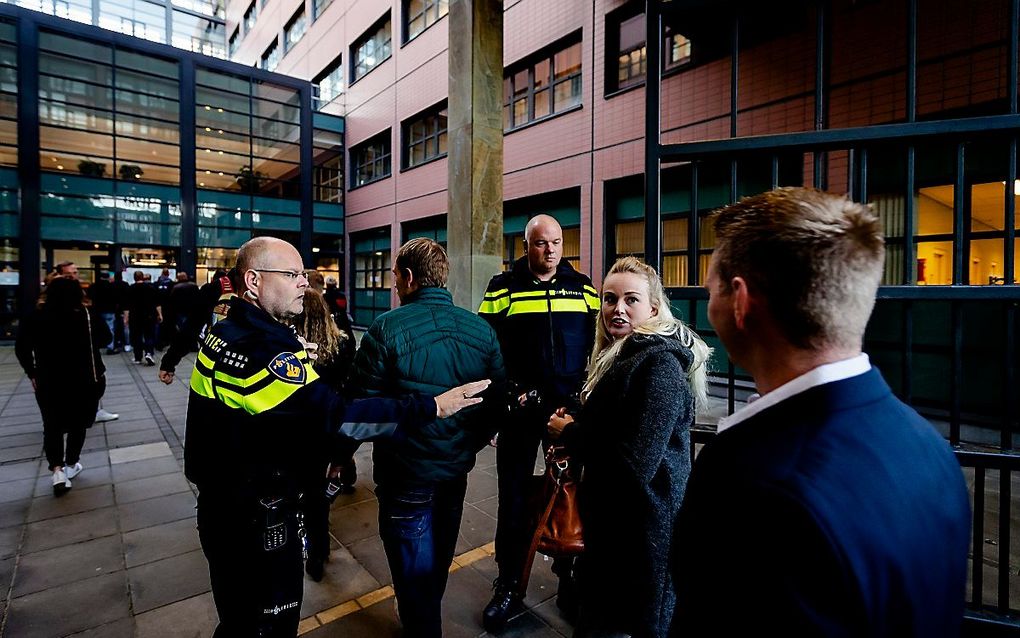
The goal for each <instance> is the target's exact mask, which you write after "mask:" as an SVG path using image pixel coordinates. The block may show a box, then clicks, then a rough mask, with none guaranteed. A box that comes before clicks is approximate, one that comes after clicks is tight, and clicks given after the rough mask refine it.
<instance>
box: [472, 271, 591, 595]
mask: <svg viewBox="0 0 1020 638" xmlns="http://www.w3.org/2000/svg"><path fill="white" fill-rule="evenodd" d="M599 307H600V304H599V298H598V292H596V290H595V288H594V287H593V286H592V283H591V279H589V278H588V277H587V276H586V275H584V274H581V273H579V272H577V271H576V270H574V268H573V267H572V266H571V265H570V264H569V263H567V262H566V261H561V262H560V264H559V266H558V267H557V269H556V274H555V276H554V277H553V278H552V279H551V280H550V281H542V280H540V279H538V278H537V277H535V275H534V274H533V273H532V272H531V270H530V269H529V268H528V259H527V256H525V257H522V258H520V259H518V260H517V261H516V262H514V265H513V267H512V268H511V269H510V271H508V272H505V273H501V274H499V275H496V276H495V277H493V278H492V280H491V281H490V282H489V286H488V288H487V289H486V291H485V297H484V299H483V300H482V304H481V306H480V307H479V308H478V314H479V315H480V316H482V317H483V318H484V319H486V320H487V321H488V322H489V324H490V325H492V327H493V329H494V330H495V331H496V336H497V337H498V338H499V342H500V348H501V349H502V351H503V359H504V362H505V364H506V376H507V379H508V381H510V382H511V383H513V384H516V385H517V387H518V388H519V389H520V391H521V392H522V393H523V392H527V391H531V390H535V391H537V392H538V394H539V395H540V396H541V397H542V405H541V407H535V408H524V409H516V410H515V411H514V414H513V416H512V417H511V419H510V423H509V424H508V426H507V427H505V428H503V429H502V430H501V431H500V433H499V446H498V447H497V448H496V471H497V474H498V480H499V516H498V518H497V524H496V561H497V562H498V563H499V572H500V579H501V580H503V581H510V580H513V581H516V580H517V579H518V578H519V577H520V576H521V570H522V569H523V566H524V561H525V558H526V557H525V554H526V553H527V549H528V545H529V541H530V540H531V539H530V532H531V530H528V529H527V520H528V512H527V503H526V497H527V494H526V493H525V489H526V486H527V485H528V481H527V477H528V476H530V475H531V473H532V470H533V468H534V465H535V458H536V454H537V453H538V449H539V442H540V441H541V440H542V438H543V437H544V435H545V429H546V428H545V426H546V423H547V422H548V420H549V415H550V414H552V412H553V410H555V409H556V408H558V407H562V406H567V405H570V402H571V401H572V399H573V396H574V395H575V394H576V393H577V392H579V391H580V389H581V386H582V385H583V382H584V378H585V364H586V363H587V360H588V356H589V354H590V353H591V349H592V346H593V344H594V342H595V319H596V317H597V316H598V311H599ZM521 593H523V592H521Z"/></svg>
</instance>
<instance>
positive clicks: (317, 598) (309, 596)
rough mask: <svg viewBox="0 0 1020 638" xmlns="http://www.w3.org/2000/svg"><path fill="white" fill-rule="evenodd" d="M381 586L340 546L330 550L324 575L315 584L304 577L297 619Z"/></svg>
mask: <svg viewBox="0 0 1020 638" xmlns="http://www.w3.org/2000/svg"><path fill="white" fill-rule="evenodd" d="M380 586H381V584H380V583H379V581H378V580H376V579H375V578H374V577H373V576H372V574H370V573H368V571H367V570H366V569H365V568H364V567H362V566H361V564H360V563H359V562H358V561H357V560H355V559H354V557H353V556H352V555H351V553H350V552H348V551H347V550H346V549H344V548H343V547H340V548H338V549H335V550H333V552H332V554H331V555H330V558H329V563H327V564H326V570H325V575H324V576H323V578H322V581H321V582H319V583H316V582H314V581H313V580H312V579H311V578H308V576H305V587H304V599H303V600H302V602H301V617H302V618H304V617H306V616H310V615H312V614H314V613H318V612H320V611H322V610H323V609H329V608H330V607H333V606H334V605H337V604H339V603H341V602H344V601H347V600H352V599H354V598H357V597H358V596H362V595H364V594H367V593H368V592H370V591H375V590H376V589H379V587H380Z"/></svg>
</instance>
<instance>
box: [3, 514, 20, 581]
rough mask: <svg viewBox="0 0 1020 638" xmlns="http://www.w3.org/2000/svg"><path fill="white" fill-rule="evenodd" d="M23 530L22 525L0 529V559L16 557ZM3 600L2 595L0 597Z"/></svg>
mask: <svg viewBox="0 0 1020 638" xmlns="http://www.w3.org/2000/svg"><path fill="white" fill-rule="evenodd" d="M21 536H22V529H21V526H20V525H15V526H13V527H4V528H2V529H0V558H8V557H10V556H14V554H15V553H16V552H17V551H18V546H19V545H20V544H21ZM0 591H2V590H0ZM0 598H2V595H0Z"/></svg>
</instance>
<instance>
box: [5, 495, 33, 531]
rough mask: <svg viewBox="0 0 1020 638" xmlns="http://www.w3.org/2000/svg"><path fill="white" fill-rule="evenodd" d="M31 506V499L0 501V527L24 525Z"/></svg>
mask: <svg viewBox="0 0 1020 638" xmlns="http://www.w3.org/2000/svg"><path fill="white" fill-rule="evenodd" d="M31 508H32V501H31V500H30V499H25V500H24V501H14V502H12V503H0V528H6V527H12V526H21V525H24V523H25V517H26V516H27V515H28V510H30V509H31Z"/></svg>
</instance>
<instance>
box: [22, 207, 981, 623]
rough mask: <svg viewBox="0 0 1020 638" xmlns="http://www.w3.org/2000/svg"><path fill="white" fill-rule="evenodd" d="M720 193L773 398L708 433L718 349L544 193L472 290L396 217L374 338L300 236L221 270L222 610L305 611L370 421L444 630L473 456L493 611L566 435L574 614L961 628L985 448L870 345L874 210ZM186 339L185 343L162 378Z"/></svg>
mask: <svg viewBox="0 0 1020 638" xmlns="http://www.w3.org/2000/svg"><path fill="white" fill-rule="evenodd" d="M713 223H714V227H715V236H716V246H715V251H714V252H713V255H712V258H711V262H710V265H709V269H708V273H707V282H706V286H705V287H706V289H707V292H708V298H709V301H708V307H707V310H708V320H709V322H710V323H711V324H712V327H713V328H714V329H715V332H716V334H717V335H718V337H719V339H720V340H721V342H722V344H723V345H724V346H725V348H726V351H727V354H728V355H729V357H730V358H731V359H732V361H733V362H734V363H735V364H736V365H739V366H741V368H743V369H744V370H747V371H748V372H749V373H750V374H751V376H752V377H753V379H754V382H755V385H756V388H757V390H758V393H759V394H760V398H757V400H756V401H754V402H753V403H750V404H749V405H748V406H746V407H742V408H741V409H740V410H738V411H737V412H736V413H734V414H733V415H730V416H729V417H726V418H725V419H723V420H722V421H721V422H720V423H719V427H718V430H719V434H718V436H717V437H716V438H715V439H714V440H713V441H712V442H710V443H709V444H707V445H706V446H705V447H704V449H703V450H702V451H701V453H700V455H699V456H698V458H697V461H696V462H695V460H694V458H693V446H692V444H691V433H690V429H691V426H692V425H693V423H694V421H695V415H696V413H697V411H698V409H699V408H702V407H704V406H705V404H706V401H707V397H708V380H707V369H708V366H709V360H710V357H711V355H712V349H711V348H709V347H708V346H707V345H706V343H705V342H704V341H703V340H702V338H701V337H699V336H698V334H697V333H696V332H695V331H694V330H692V329H691V328H690V327H689V326H688V325H686V324H685V323H684V322H683V321H682V320H680V319H679V318H677V317H676V316H675V315H674V314H673V312H672V310H671V306H670V303H669V299H668V297H667V295H666V291H665V289H664V287H663V284H662V280H661V278H660V277H659V275H658V274H657V273H656V272H655V270H654V269H653V268H651V267H650V266H648V265H647V264H645V263H643V262H642V261H641V260H639V259H636V258H633V257H624V258H621V259H619V260H617V261H616V262H615V263H614V264H612V266H611V267H610V268H609V271H608V273H607V275H606V277H605V278H604V280H603V282H602V290H601V293H600V292H598V291H596V289H595V287H594V286H593V284H592V281H591V280H590V279H589V278H588V277H587V276H585V275H583V274H582V273H579V272H577V271H576V270H575V269H574V268H573V267H572V266H571V265H570V264H569V263H568V262H565V261H564V260H563V259H562V248H563V237H562V230H561V228H560V226H559V224H558V223H557V222H556V220H555V219H554V218H552V217H549V216H546V215H539V216H537V217H535V218H533V219H531V220H530V221H529V222H528V224H527V227H526V230H525V239H524V248H525V255H524V256H523V257H522V258H520V259H519V260H517V261H516V262H515V263H514V264H513V265H512V267H511V268H510V269H509V270H508V271H507V272H505V273H502V274H499V275H497V276H495V277H494V278H493V279H492V281H491V282H490V284H489V286H488V289H487V290H486V292H485V295H484V298H483V300H482V303H481V306H480V308H479V310H478V313H477V314H475V313H471V312H469V311H466V310H463V309H460V308H458V307H456V306H454V304H453V300H452V297H451V295H450V293H449V291H448V290H447V289H446V284H447V278H448V275H449V260H448V258H447V255H446V252H445V250H444V249H443V247H442V246H441V245H439V244H438V243H436V242H434V241H432V240H429V239H414V240H411V241H409V242H407V243H406V244H404V245H403V246H401V248H400V250H399V251H398V252H397V255H396V258H395V259H394V263H393V269H392V273H393V282H394V287H395V289H396V292H397V295H398V297H399V298H400V306H399V307H398V308H396V309H393V310H391V311H390V312H387V313H385V314H383V315H381V316H380V317H379V318H378V319H376V320H375V322H374V323H373V324H372V325H371V326H370V327H369V328H368V330H367V332H366V333H365V335H364V336H363V338H362V342H361V347H360V349H358V350H357V352H356V353H355V349H354V340H353V335H352V332H351V330H350V326H349V325H338V324H343V322H344V320H345V319H347V317H346V312H343V313H338V312H337V311H336V304H335V302H333V301H331V300H330V299H329V291H328V290H327V291H326V294H323V293H322V292H320V291H319V290H317V289H316V286H315V285H314V284H313V285H311V286H310V282H309V273H308V272H306V271H305V270H304V268H303V264H302V262H301V258H300V255H299V254H298V252H297V251H296V250H295V249H294V247H293V246H291V245H290V244H288V243H286V242H284V241H282V240H278V239H273V238H270V237H259V238H256V239H253V240H251V241H249V242H248V243H246V244H245V245H244V246H242V247H241V249H240V250H239V252H238V259H237V265H236V267H235V269H234V270H233V271H232V272H231V273H230V274H223V275H222V276H221V277H219V278H214V282H213V283H212V284H210V285H212V286H213V288H211V289H210V290H209V291H208V292H207V293H206V294H205V295H204V297H206V298H208V301H209V302H211V301H214V300H215V303H214V305H212V306H211V307H213V308H221V310H222V313H220V314H221V316H222V317H223V320H222V321H218V322H216V323H215V324H214V325H212V327H211V328H210V329H209V330H208V331H207V334H206V336H205V338H204V340H203V342H202V345H201V349H200V351H199V354H198V356H197V363H196V366H195V369H194V371H193V373H192V375H191V378H190V388H191V395H190V402H189V411H188V423H187V436H186V441H185V473H186V475H187V476H188V478H189V479H190V480H191V481H192V482H193V483H195V484H196V485H197V486H198V489H199V497H198V527H199V535H200V539H201V543H202V548H203V551H204V552H205V555H206V557H207V559H208V562H209V569H210V576H211V581H212V589H213V596H214V600H215V603H216V607H217V611H218V613H219V618H220V625H219V627H218V629H217V634H216V635H217V636H246V635H261V636H278V635H279V636H294V635H295V634H296V632H297V626H298V620H299V615H300V606H301V597H302V557H301V551H302V547H301V542H300V534H299V529H300V527H301V525H302V520H303V524H304V528H305V530H307V537H308V548H307V553H308V559H307V561H306V562H305V571H307V573H308V574H309V575H310V576H311V577H312V578H313V579H315V580H318V579H320V578H321V577H322V574H323V569H324V563H325V561H326V560H327V559H328V551H329V550H328V546H329V545H328V536H327V535H326V525H327V521H328V509H329V500H328V499H327V498H326V494H327V491H326V484H327V482H328V481H330V480H333V479H336V478H337V477H338V476H340V475H342V474H344V473H347V475H348V476H350V475H351V474H352V473H353V455H354V452H355V450H356V449H357V447H358V445H360V443H361V442H363V441H373V442H374V446H373V460H374V479H375V483H376V485H377V488H376V495H377V497H378V500H379V529H380V536H381V537H382V542H383V547H384V550H385V553H386V557H387V560H388V563H389V567H390V571H391V573H392V576H393V587H394V591H395V595H396V602H397V608H398V613H399V617H400V620H401V623H402V625H403V628H404V633H405V635H407V636H413V637H417V636H423V637H434V636H441V635H442V633H443V629H442V620H441V606H442V598H443V594H444V591H445V588H446V583H447V577H448V573H449V568H450V565H451V563H452V560H453V554H454V551H455V546H456V541H457V536H458V532H459V528H460V523H461V516H462V512H463V504H464V497H465V492H466V488H467V475H468V473H469V472H470V470H471V469H472V468H473V466H474V464H475V458H476V455H477V453H478V452H479V451H480V450H481V449H482V448H483V447H484V446H486V445H494V446H495V447H496V469H497V474H498V506H499V511H498V520H497V530H496V562H497V564H498V570H499V575H498V578H497V579H496V581H495V583H494V592H493V596H492V599H491V601H490V602H489V604H488V605H487V606H486V607H485V608H484V609H483V610H481V614H482V620H483V625H484V626H485V628H486V629H487V630H488V631H490V632H496V633H498V632H499V631H501V630H502V629H503V628H504V627H505V626H506V623H507V622H508V621H509V620H510V619H511V618H512V617H513V616H514V615H515V614H518V613H520V612H521V611H522V609H523V606H522V601H523V599H524V596H525V593H526V592H525V591H524V587H525V585H524V583H525V582H526V581H527V574H525V573H524V570H525V566H526V565H528V564H529V560H528V559H529V556H528V552H529V551H530V549H531V547H530V544H529V541H530V539H531V536H532V533H533V532H534V530H533V529H531V528H530V527H529V520H530V519H531V518H532V517H531V516H530V514H531V512H530V511H529V508H530V507H531V505H530V504H529V500H528V496H529V494H528V492H527V485H528V484H529V483H530V481H529V478H530V477H531V476H532V474H533V472H534V469H535V466H536V461H537V459H538V458H539V455H540V451H541V450H543V449H545V448H546V447H547V446H549V445H551V444H556V445H561V446H564V447H565V448H566V450H567V451H568V452H569V453H570V454H571V456H572V457H573V458H574V459H576V460H577V462H579V463H580V464H581V465H582V467H583V472H582V473H581V481H580V501H579V507H580V516H581V520H582V522H583V526H584V544H585V550H584V553H583V554H582V555H581V556H580V557H579V558H578V559H577V560H576V561H575V560H570V559H559V560H556V561H555V563H554V566H553V571H554V572H555V573H556V575H557V576H558V577H559V579H560V585H559V591H558V598H557V604H558V605H559V606H560V607H561V608H562V609H564V611H565V612H567V613H568V615H569V616H570V617H571V618H572V619H573V620H574V623H575V627H576V632H575V636H578V637H581V638H584V637H593V636H600V637H601V636H641V637H645V636H649V637H659V636H680V635H706V634H719V635H744V634H750V633H752V632H754V633H760V632H761V631H762V630H763V629H766V628H767V629H773V630H779V631H782V632H785V633H792V634H797V635H799V634H811V635H874V636H893V635H896V636H900V635H913V636H936V635H939V636H941V635H945V636H949V635H956V634H958V632H959V627H960V623H961V619H962V612H963V602H964V585H965V570H966V560H967V550H968V536H969V517H970V513H969V504H968V497H967V490H966V486H965V484H964V481H963V476H962V472H961V470H960V468H959V465H958V464H957V463H956V461H955V459H954V457H953V455H952V452H951V451H950V449H949V447H948V445H947V444H946V442H945V441H944V440H943V439H942V438H941V437H940V436H939V435H938V434H937V433H936V432H935V430H934V429H933V428H932V427H931V426H930V425H929V424H928V423H926V422H925V421H924V420H923V419H922V418H921V417H920V416H919V415H918V414H917V413H916V412H914V411H913V410H912V409H911V408H909V407H908V406H906V405H905V404H903V403H902V402H900V401H899V400H898V399H896V398H895V397H894V396H893V394H892V393H891V391H890V390H889V388H888V386H887V385H886V384H885V383H884V381H883V380H882V378H881V375H880V374H879V373H878V371H877V370H875V369H874V368H873V367H872V366H871V364H870V362H869V360H868V358H867V356H866V355H864V354H862V352H861V348H862V343H863V335H864V329H865V326H866V325H867V321H868V318H869V316H870V314H871V310H872V307H873V305H874V301H875V295H876V291H877V287H878V283H879V281H880V279H881V272H882V268H883V265H884V240H883V237H882V235H881V230H880V223H879V220H878V218H877V216H876V215H875V214H874V213H873V212H871V211H870V210H869V209H868V208H867V207H866V206H862V205H859V204H855V203H853V202H851V201H849V200H848V199H846V198H844V197H839V196H835V195H829V194H826V193H822V192H820V191H816V190H812V189H801V188H790V189H778V190H776V191H772V192H769V193H764V194H762V195H758V196H755V197H750V198H746V199H744V200H742V201H741V202H738V203H736V204H733V205H731V206H727V207H724V208H723V209H721V210H720V211H717V213H716V214H715V216H714V218H713ZM315 275H316V273H312V276H313V277H314V276H315ZM316 283H319V286H320V287H321V283H320V282H316ZM65 287H66V288H68V291H67V295H66V297H67V299H66V300H65V294H64V290H63V288H65ZM71 288H72V286H70V285H63V284H60V285H53V286H51V287H50V289H49V294H50V295H53V297H51V298H50V299H49V300H48V301H47V304H46V306H49V307H48V308H46V310H45V311H46V312H48V313H53V314H52V315H51V316H49V317H47V318H45V321H50V322H57V321H63V322H65V323H64V325H71V324H70V323H67V322H68V319H67V318H68V317H74V318H75V319H74V322H75V323H74V324H73V325H75V326H79V327H80V328H81V330H79V332H81V331H84V330H92V331H93V332H92V335H93V337H94V338H96V339H98V340H99V341H100V342H102V341H104V340H105V339H108V334H107V332H105V331H104V327H105V326H104V324H103V323H102V322H99V323H96V321H95V320H92V319H90V317H89V314H88V312H87V310H85V309H84V307H83V306H82V304H81V294H80V287H79V288H78V290H77V292H75V291H73V290H71ZM207 303H208V302H207ZM50 304H52V306H51V305H50ZM44 308H45V307H44ZM57 313H62V314H59V315H58V314H57ZM45 321H40V322H39V323H38V326H40V329H44V328H45V326H46V325H49V324H46V323H45ZM89 326H91V327H89ZM76 330H77V329H76ZM96 331H99V335H98V337H97V336H96ZM26 334H30V331H26ZM196 334H197V333H196ZM191 339H194V337H191ZM171 351H173V347H172V348H171ZM97 354H98V353H97V352H95V348H92V349H90V350H89V351H88V352H87V353H86V352H85V351H84V350H83V351H82V357H81V361H80V362H78V363H76V364H75V365H76V366H77V367H79V368H81V369H82V370H84V371H88V370H89V369H91V370H92V371H93V373H94V377H93V378H94V379H95V380H96V383H99V379H100V377H101V370H102V367H101V365H102V362H101V360H100V359H99V357H98V356H97ZM21 355H22V351H19V358H21ZM48 357H49V355H48V354H47V353H46V352H45V351H42V352H39V351H37V352H36V353H35V362H36V363H35V364H34V365H35V366H36V367H34V368H26V370H31V371H30V373H29V376H30V377H31V378H33V383H34V384H35V385H36V387H37V397H39V400H40V405H41V406H42V405H43V404H44V403H47V404H49V403H51V402H52V396H53V395H52V394H48V393H50V392H52V390H51V389H50V388H52V387H53V381H52V380H51V379H49V378H48V377H47V376H46V375H45V374H43V372H42V370H43V369H44V368H46V365H47V364H46V362H47V361H48ZM177 361H179V357H178V358H177ZM24 363H25V361H23V364H24ZM174 365H176V361H174V362H172V363H171V364H170V367H169V369H166V368H165V367H164V366H161V367H163V369H161V372H160V378H161V379H163V380H164V381H165V382H167V383H169V382H172V380H173V378H174V373H173V366H174ZM88 387H91V386H87V387H86V388H84V389H83V390H82V391H83V392H86V391H88ZM60 403H61V404H66V402H60ZM94 408H95V405H94V404H91V409H93V410H94ZM47 409H51V408H47ZM44 415H45V409H44ZM79 416H81V415H79ZM76 418H77V417H76ZM47 440H48V441H49V438H48V439H47ZM75 444H77V442H75ZM70 445H71V442H70V439H69V446H70ZM79 447H80V446H79ZM50 449H51V448H50V446H49V444H48V447H47V457H48V459H49V462H50V465H51V469H53V468H58V469H61V468H66V467H69V466H70V467H72V468H73V467H74V466H75V463H76V462H77V458H76V453H72V452H71V451H68V452H67V453H66V454H65V455H64V456H63V458H58V457H59V456H60V454H59V453H58V450H57V448H56V447H55V445H54V446H53V455H52V457H51V455H50ZM55 471H56V470H55ZM349 481H353V479H349ZM735 607H737V608H739V609H735Z"/></svg>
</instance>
